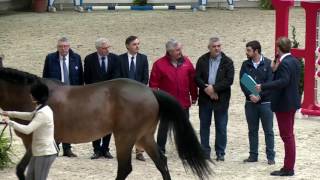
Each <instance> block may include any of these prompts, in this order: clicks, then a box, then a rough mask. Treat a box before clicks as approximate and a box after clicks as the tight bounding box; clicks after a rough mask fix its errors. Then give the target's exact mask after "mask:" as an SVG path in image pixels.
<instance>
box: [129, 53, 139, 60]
mask: <svg viewBox="0 0 320 180" xmlns="http://www.w3.org/2000/svg"><path fill="white" fill-rule="evenodd" d="M127 54H128V59H130V60H131V57H133V58H134V60H135V59H136V58H137V54H135V55H131V54H130V53H127Z"/></svg>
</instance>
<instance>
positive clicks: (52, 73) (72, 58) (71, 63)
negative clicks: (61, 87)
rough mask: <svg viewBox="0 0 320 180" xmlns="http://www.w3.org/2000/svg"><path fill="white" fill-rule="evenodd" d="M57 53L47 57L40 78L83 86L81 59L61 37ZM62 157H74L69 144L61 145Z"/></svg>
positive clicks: (66, 40)
mask: <svg viewBox="0 0 320 180" xmlns="http://www.w3.org/2000/svg"><path fill="white" fill-rule="evenodd" d="M57 49H58V51H57V52H54V53H50V54H48V55H47V57H46V60H45V63H44V68H43V73H42V77H44V78H50V79H56V80H59V81H61V82H63V83H64V84H66V85H83V68H82V62H81V57H80V56H79V55H78V54H77V53H75V52H73V51H72V50H71V49H70V43H69V41H68V39H67V38H65V37H63V38H60V39H59V40H58V44H57ZM62 147H63V156H67V157H76V155H75V154H74V153H73V152H72V151H71V145H70V144H69V143H62Z"/></svg>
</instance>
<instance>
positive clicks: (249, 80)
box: [240, 73, 259, 96]
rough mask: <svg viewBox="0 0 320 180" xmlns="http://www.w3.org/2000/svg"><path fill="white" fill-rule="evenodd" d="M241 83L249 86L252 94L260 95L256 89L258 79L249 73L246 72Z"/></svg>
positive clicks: (248, 88)
mask: <svg viewBox="0 0 320 180" xmlns="http://www.w3.org/2000/svg"><path fill="white" fill-rule="evenodd" d="M240 82H241V84H242V85H243V86H244V87H246V88H247V90H248V91H250V92H251V94H253V95H255V96H258V95H259V93H258V91H257V90H256V85H257V83H256V81H255V80H254V79H253V78H252V77H251V76H250V75H248V74H247V73H244V74H243V75H242V77H241V79H240Z"/></svg>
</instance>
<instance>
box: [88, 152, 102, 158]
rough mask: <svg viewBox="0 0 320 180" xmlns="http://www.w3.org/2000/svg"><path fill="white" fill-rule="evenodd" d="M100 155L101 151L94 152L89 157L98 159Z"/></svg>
mask: <svg viewBox="0 0 320 180" xmlns="http://www.w3.org/2000/svg"><path fill="white" fill-rule="evenodd" d="M100 157H101V153H99V152H95V153H93V155H92V156H91V157H90V159H99V158H100Z"/></svg>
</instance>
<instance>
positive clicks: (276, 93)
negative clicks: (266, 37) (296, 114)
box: [261, 55, 301, 112]
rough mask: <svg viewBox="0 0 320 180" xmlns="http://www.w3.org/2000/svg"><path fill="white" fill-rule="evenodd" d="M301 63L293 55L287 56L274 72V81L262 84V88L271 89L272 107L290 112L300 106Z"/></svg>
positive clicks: (275, 109) (275, 110) (278, 110)
mask: <svg viewBox="0 0 320 180" xmlns="http://www.w3.org/2000/svg"><path fill="white" fill-rule="evenodd" d="M300 72H301V65H300V63H299V61H298V60H297V59H296V58H295V57H293V56H291V55H288V56H286V57H285V58H284V59H283V60H282V61H281V63H280V65H279V66H278V69H277V70H276V71H275V72H274V78H273V81H271V82H267V83H263V84H261V89H262V90H265V89H271V90H273V91H272V96H271V109H272V111H274V112H288V111H292V110H296V109H299V108H300V101H301V100H300V95H299V82H300Z"/></svg>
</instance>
